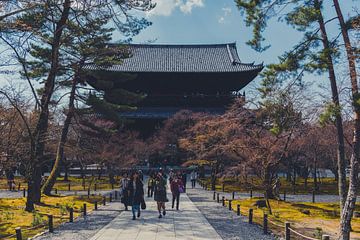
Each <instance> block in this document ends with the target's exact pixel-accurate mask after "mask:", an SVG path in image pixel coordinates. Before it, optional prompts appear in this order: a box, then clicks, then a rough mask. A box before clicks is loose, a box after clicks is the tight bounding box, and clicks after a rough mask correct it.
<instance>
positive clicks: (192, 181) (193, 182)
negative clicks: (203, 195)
mask: <svg viewBox="0 0 360 240" xmlns="http://www.w3.org/2000/svg"><path fill="white" fill-rule="evenodd" d="M195 185H196V180H195V179H191V187H192V188H194V187H195Z"/></svg>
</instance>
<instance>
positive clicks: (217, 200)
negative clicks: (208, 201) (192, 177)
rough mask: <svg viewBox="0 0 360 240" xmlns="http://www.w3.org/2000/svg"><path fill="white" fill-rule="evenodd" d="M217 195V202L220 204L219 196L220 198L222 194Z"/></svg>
mask: <svg viewBox="0 0 360 240" xmlns="http://www.w3.org/2000/svg"><path fill="white" fill-rule="evenodd" d="M216 195H217V197H216V200H217V202H218V203H219V202H220V197H219V196H220V193H217V194H216Z"/></svg>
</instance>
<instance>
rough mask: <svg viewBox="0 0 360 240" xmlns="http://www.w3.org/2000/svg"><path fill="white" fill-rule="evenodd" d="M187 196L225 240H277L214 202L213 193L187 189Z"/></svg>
mask: <svg viewBox="0 0 360 240" xmlns="http://www.w3.org/2000/svg"><path fill="white" fill-rule="evenodd" d="M187 194H188V196H189V198H190V199H191V201H193V203H194V204H195V206H196V207H197V208H198V209H199V210H200V211H201V213H202V214H204V216H205V217H206V219H207V220H208V221H209V223H210V224H211V225H212V226H213V227H214V228H215V230H216V231H217V232H218V233H219V234H220V236H221V237H222V238H223V239H224V240H260V239H263V240H270V239H276V238H275V237H274V236H271V235H264V234H263V232H262V231H263V230H262V229H261V228H260V227H259V226H257V225H250V224H248V223H247V218H246V217H242V216H237V215H236V213H235V212H231V211H228V210H227V209H226V208H224V207H222V206H221V204H219V203H216V202H215V201H213V200H212V197H213V193H212V192H210V191H204V190H202V189H187Z"/></svg>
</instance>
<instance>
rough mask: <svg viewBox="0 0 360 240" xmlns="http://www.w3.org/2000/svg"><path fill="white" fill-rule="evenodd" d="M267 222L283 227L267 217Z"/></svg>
mask: <svg viewBox="0 0 360 240" xmlns="http://www.w3.org/2000/svg"><path fill="white" fill-rule="evenodd" d="M268 222H269V223H271V224H272V225H274V226H277V227H280V228H283V227H284V226H282V225H279V224H277V223H275V222H273V221H271V220H270V219H268Z"/></svg>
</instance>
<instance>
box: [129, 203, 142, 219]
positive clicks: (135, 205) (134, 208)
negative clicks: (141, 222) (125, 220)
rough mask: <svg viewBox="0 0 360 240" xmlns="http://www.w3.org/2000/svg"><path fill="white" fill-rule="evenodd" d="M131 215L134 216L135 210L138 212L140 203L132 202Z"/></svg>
mask: <svg viewBox="0 0 360 240" xmlns="http://www.w3.org/2000/svg"><path fill="white" fill-rule="evenodd" d="M131 210H132V213H133V216H134V217H135V216H136V215H135V212H136V211H137V212H138V213H140V204H133V205H132V207H131Z"/></svg>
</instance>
